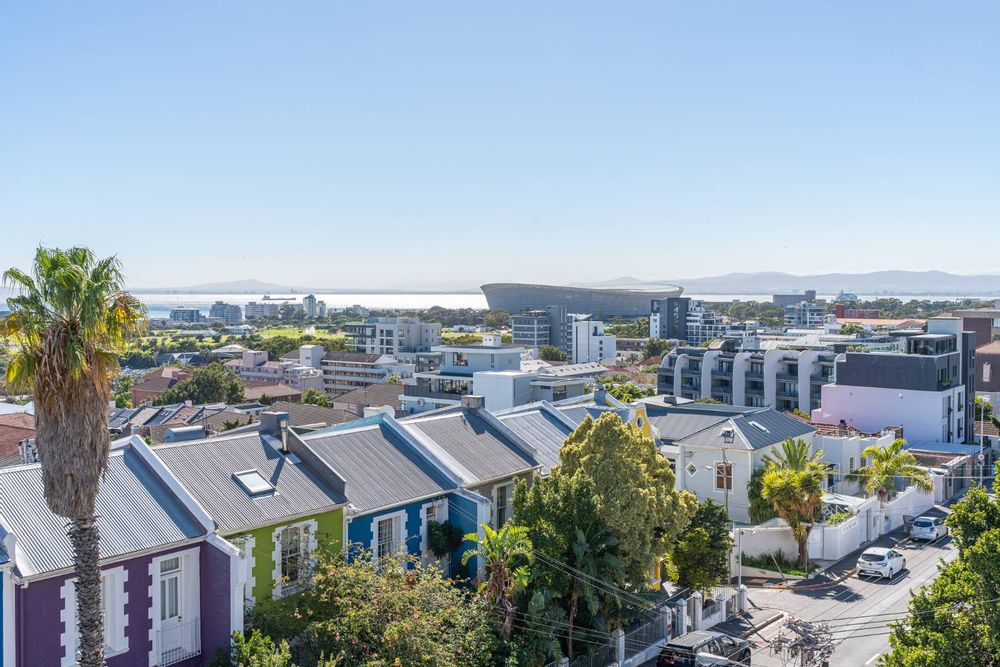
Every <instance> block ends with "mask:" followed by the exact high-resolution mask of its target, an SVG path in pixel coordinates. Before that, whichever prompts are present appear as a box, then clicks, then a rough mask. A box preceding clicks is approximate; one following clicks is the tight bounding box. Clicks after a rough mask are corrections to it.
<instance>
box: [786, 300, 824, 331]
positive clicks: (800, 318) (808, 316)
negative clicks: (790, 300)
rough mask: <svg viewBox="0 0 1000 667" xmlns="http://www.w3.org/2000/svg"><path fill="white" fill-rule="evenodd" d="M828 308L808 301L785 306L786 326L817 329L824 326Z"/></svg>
mask: <svg viewBox="0 0 1000 667" xmlns="http://www.w3.org/2000/svg"><path fill="white" fill-rule="evenodd" d="M825 320H826V310H825V309H824V308H823V307H822V306H817V305H816V304H814V303H809V302H808V301H800V302H799V303H795V304H789V305H787V306H785V326H786V327H790V328H794V329H815V328H819V327H821V326H823V322H824V321H825Z"/></svg>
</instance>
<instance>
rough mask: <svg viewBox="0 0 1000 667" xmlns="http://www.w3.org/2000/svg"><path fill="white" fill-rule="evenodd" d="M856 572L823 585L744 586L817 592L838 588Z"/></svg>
mask: <svg viewBox="0 0 1000 667" xmlns="http://www.w3.org/2000/svg"><path fill="white" fill-rule="evenodd" d="M856 572H857V568H854V569H851V570H849V571H847V572H845V573H844V574H843V575H842V576H841V577H839V578H837V579H831V580H830V581H824V582H823V583H821V584H805V585H803V586H792V585H790V584H788V583H780V584H774V585H766V586H750V585H747V584H744V586H746V587H747V588H756V589H763V590H782V591H785V590H789V591H790V590H795V591H815V590H819V589H822V588H828V587H830V586H836V585H837V584H839V583H842V582H844V581H846V580H847V579H850V578H851V577H852V576H854V574H855V573H856Z"/></svg>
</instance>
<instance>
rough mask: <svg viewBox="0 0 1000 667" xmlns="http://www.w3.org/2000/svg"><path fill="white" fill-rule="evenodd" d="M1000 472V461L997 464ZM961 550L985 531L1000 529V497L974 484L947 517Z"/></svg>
mask: <svg viewBox="0 0 1000 667" xmlns="http://www.w3.org/2000/svg"><path fill="white" fill-rule="evenodd" d="M997 473H998V474H1000V463H998V464H997ZM945 523H947V524H948V527H949V529H950V532H951V536H952V538H953V539H954V540H955V544H956V545H957V546H958V549H959V552H964V551H965V550H966V549H968V548H969V547H971V546H972V545H973V544H975V543H976V542H977V541H978V540H979V538H980V537H982V536H983V534H984V533H986V532H988V531H990V530H994V529H1000V498H998V497H993V498H990V496H989V494H988V493H987V492H986V490H985V489H983V487H981V486H978V485H976V486H973V487H972V488H971V489H969V490H968V491H967V492H966V494H965V496H964V497H963V498H962V500H960V501H959V502H957V503H955V504H954V506H952V513H951V514H949V515H948V518H947V519H945Z"/></svg>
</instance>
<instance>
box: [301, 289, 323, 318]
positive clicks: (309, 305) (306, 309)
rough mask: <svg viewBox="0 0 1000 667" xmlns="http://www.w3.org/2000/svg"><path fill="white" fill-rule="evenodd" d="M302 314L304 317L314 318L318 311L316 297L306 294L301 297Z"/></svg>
mask: <svg viewBox="0 0 1000 667" xmlns="http://www.w3.org/2000/svg"><path fill="white" fill-rule="evenodd" d="M302 312H303V313H305V316H306V317H316V315H317V314H318V313H319V311H318V310H317V309H316V297H315V296H314V295H312V294H307V295H306V296H304V297H302Z"/></svg>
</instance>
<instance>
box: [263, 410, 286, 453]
mask: <svg viewBox="0 0 1000 667" xmlns="http://www.w3.org/2000/svg"><path fill="white" fill-rule="evenodd" d="M287 429H288V413H287V412H270V411H268V412H262V413H260V432H261V433H266V434H267V435H270V436H273V437H275V438H280V439H281V448H282V449H283V450H284V449H285V448H286V445H287V433H286V431H287Z"/></svg>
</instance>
